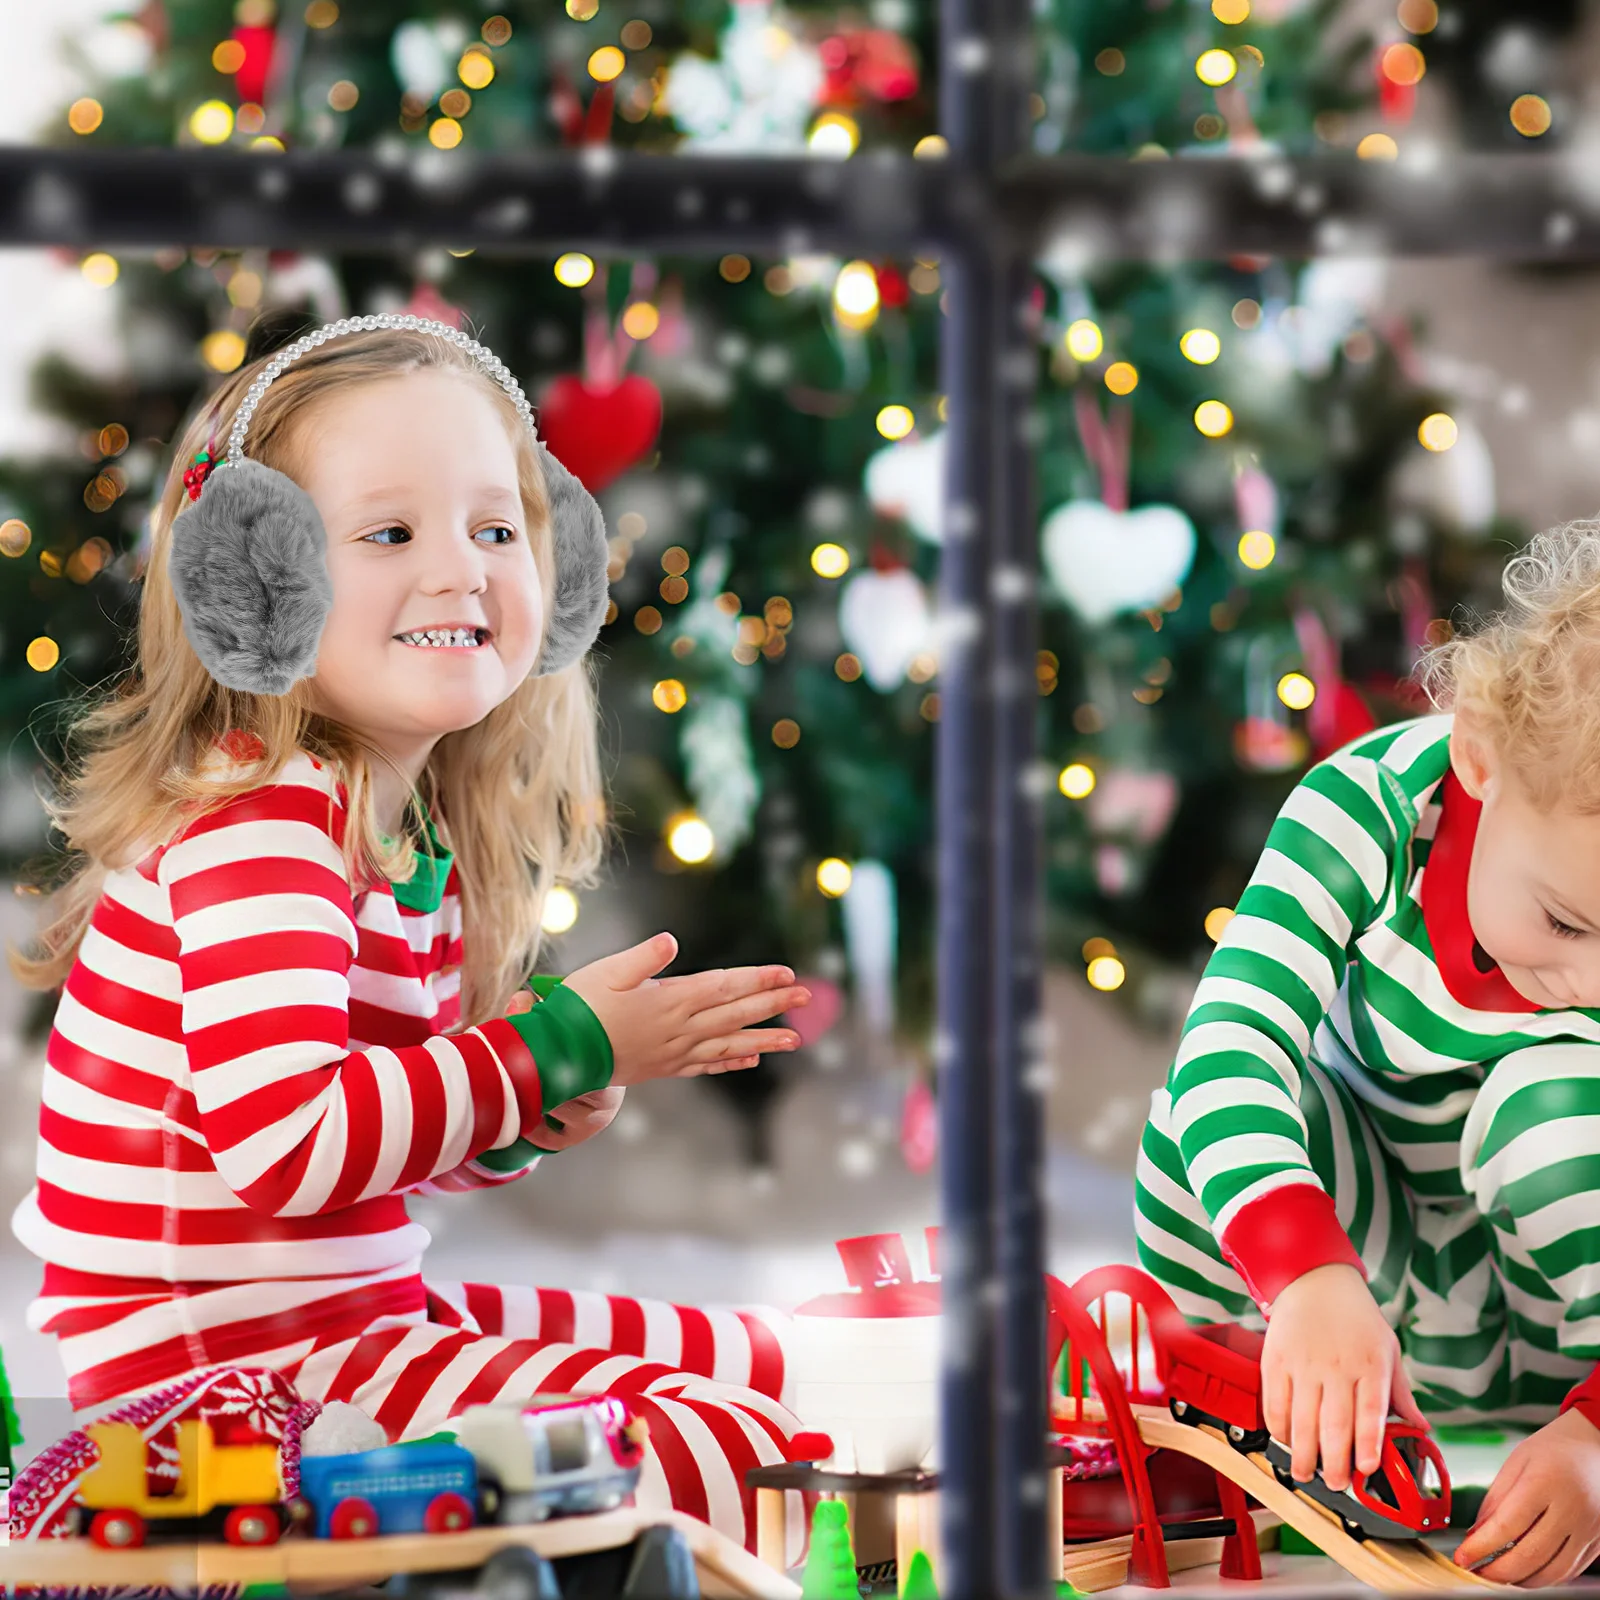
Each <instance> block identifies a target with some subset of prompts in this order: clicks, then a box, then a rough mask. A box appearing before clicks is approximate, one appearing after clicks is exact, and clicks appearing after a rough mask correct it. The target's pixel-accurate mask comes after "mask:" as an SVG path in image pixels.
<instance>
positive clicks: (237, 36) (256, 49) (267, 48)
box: [232, 23, 277, 105]
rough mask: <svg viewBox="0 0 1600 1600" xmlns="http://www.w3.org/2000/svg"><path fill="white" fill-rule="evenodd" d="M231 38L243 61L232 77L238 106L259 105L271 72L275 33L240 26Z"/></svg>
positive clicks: (265, 28)
mask: <svg viewBox="0 0 1600 1600" xmlns="http://www.w3.org/2000/svg"><path fill="white" fill-rule="evenodd" d="M232 37H233V42H234V43H235V44H237V45H240V46H242V47H243V49H244V60H243V61H242V62H241V63H240V66H239V70H238V71H237V72H235V73H234V75H233V81H234V83H235V84H236V85H237V86H238V90H239V103H240V104H241V105H243V104H245V103H246V102H251V103H253V104H255V105H260V104H261V103H262V101H264V100H265V99H266V97H267V75H268V74H269V73H270V72H271V71H272V49H273V45H274V43H275V42H276V39H277V34H276V32H275V30H274V29H272V28H267V27H261V26H259V25H255V26H249V25H245V24H242V23H241V24H240V26H239V27H237V28H235V29H234V30H233V35H232Z"/></svg>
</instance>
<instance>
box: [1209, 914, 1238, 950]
mask: <svg viewBox="0 0 1600 1600" xmlns="http://www.w3.org/2000/svg"><path fill="white" fill-rule="evenodd" d="M1234 916H1235V912H1234V909H1233V907H1232V906H1213V907H1212V908H1211V909H1210V910H1209V911H1208V912H1206V921H1205V929H1206V938H1208V939H1209V940H1210V941H1211V942H1212V943H1213V944H1215V943H1216V942H1217V940H1219V939H1220V938H1221V937H1222V935H1223V933H1224V932H1225V931H1226V929H1227V926H1228V924H1229V923H1230V922H1232V921H1233V919H1234Z"/></svg>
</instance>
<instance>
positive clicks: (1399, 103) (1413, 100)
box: [1373, 45, 1417, 123]
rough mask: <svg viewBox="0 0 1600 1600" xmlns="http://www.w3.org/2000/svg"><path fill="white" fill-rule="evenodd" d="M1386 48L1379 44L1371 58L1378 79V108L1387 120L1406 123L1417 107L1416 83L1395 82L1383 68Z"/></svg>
mask: <svg viewBox="0 0 1600 1600" xmlns="http://www.w3.org/2000/svg"><path fill="white" fill-rule="evenodd" d="M1387 48H1388V46H1386V45H1379V46H1378V52H1377V55H1376V56H1375V57H1374V58H1373V70H1374V73H1375V74H1376V76H1377V79H1378V109H1379V110H1380V111H1381V112H1382V113H1383V115H1384V118H1385V119H1386V120H1387V121H1389V122H1398V123H1406V122H1409V121H1410V120H1411V116H1412V113H1413V112H1414V111H1415V110H1416V109H1417V89H1416V85H1415V84H1411V83H1396V82H1395V81H1394V79H1393V78H1391V77H1390V76H1389V74H1388V73H1387V72H1385V71H1384V70H1383V57H1384V52H1385V50H1386V49H1387Z"/></svg>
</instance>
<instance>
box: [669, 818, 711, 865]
mask: <svg viewBox="0 0 1600 1600" xmlns="http://www.w3.org/2000/svg"><path fill="white" fill-rule="evenodd" d="M716 848H717V840H716V835H715V834H713V833H712V831H711V828H710V825H709V824H708V823H706V822H703V821H702V820H701V819H700V818H699V817H697V816H696V815H695V814H694V812H692V811H684V812H680V813H679V814H678V815H677V816H676V817H673V818H672V819H671V820H670V821H669V822H668V823H667V849H669V850H670V851H671V852H672V853H673V855H674V856H676V857H677V859H678V860H679V861H681V862H683V863H684V865H685V866H690V867H694V866H699V865H700V863H701V862H702V861H709V860H710V859H711V856H712V854H713V852H714V851H715V850H716Z"/></svg>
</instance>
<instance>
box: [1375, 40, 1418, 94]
mask: <svg viewBox="0 0 1600 1600" xmlns="http://www.w3.org/2000/svg"><path fill="white" fill-rule="evenodd" d="M1380 59H1381V61H1382V65H1383V75H1384V77H1386V78H1387V79H1388V80H1389V82H1390V83H1398V84H1400V85H1401V86H1402V87H1403V88H1410V87H1411V86H1412V85H1413V84H1418V83H1421V82H1422V77H1423V74H1424V73H1425V72H1427V70H1428V62H1427V58H1426V57H1425V56H1424V55H1423V54H1422V52H1421V51H1420V50H1419V49H1418V48H1417V47H1416V46H1415V45H1414V44H1411V43H1409V42H1407V41H1405V40H1402V41H1401V42H1400V43H1398V44H1392V45H1390V46H1389V47H1388V49H1386V50H1385V51H1384V52H1383V55H1382V57H1381V58H1380Z"/></svg>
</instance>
